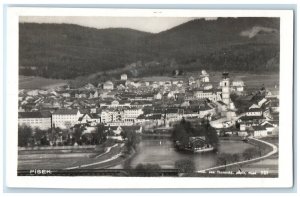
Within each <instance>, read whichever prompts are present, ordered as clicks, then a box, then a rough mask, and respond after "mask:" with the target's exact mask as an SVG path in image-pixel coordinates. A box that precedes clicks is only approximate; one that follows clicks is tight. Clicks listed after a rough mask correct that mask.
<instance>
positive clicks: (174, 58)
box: [19, 18, 280, 79]
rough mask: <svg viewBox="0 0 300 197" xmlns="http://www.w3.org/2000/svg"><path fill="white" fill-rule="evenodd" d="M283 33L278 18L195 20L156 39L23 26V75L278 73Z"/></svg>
mask: <svg viewBox="0 0 300 197" xmlns="http://www.w3.org/2000/svg"><path fill="white" fill-rule="evenodd" d="M279 29H280V21H279V19H278V18H218V19H217V20H208V21H207V20H204V19H195V20H192V21H189V22H186V23H184V24H181V25H179V26H176V27H174V28H171V29H169V30H166V31H163V32H160V33H156V34H153V33H147V32H141V31H137V30H133V29H127V28H108V29H95V28H89V27H82V26H78V25H72V24H37V23H20V24H19V43H20V47H19V54H20V55H19V62H20V68H21V69H20V73H21V74H23V75H38V76H43V77H50V78H63V79H71V78H75V77H78V76H83V75H89V74H92V73H96V72H100V71H103V72H104V71H109V70H118V69H122V68H125V67H126V65H129V64H132V63H136V62H138V63H139V64H140V65H142V66H139V67H138V69H139V70H137V71H136V73H137V74H138V75H151V74H163V73H171V72H172V69H184V70H187V71H189V70H197V69H203V68H205V69H211V70H220V69H227V70H244V71H253V72H255V71H259V72H260V71H264V70H265V71H274V70H275V71H276V70H278V69H279V38H280V35H279ZM153 61H154V62H156V63H157V66H156V67H155V66H154V68H152V69H148V70H147V69H146V68H145V69H144V67H143V65H148V62H153ZM270 62H271V63H270ZM145 67H146V66H145Z"/></svg>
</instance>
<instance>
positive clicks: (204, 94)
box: [194, 89, 221, 101]
mask: <svg viewBox="0 0 300 197" xmlns="http://www.w3.org/2000/svg"><path fill="white" fill-rule="evenodd" d="M220 95H221V92H215V91H213V90H201V89H198V90H194V97H196V98H197V99H209V100H211V101H218V100H220Z"/></svg>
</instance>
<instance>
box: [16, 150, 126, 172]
mask: <svg viewBox="0 0 300 197" xmlns="http://www.w3.org/2000/svg"><path fill="white" fill-rule="evenodd" d="M122 150H123V149H122V147H121V145H118V146H116V147H113V148H111V150H110V151H109V152H108V153H105V154H103V153H102V152H98V151H95V150H81V151H79V150H78V151H77V152H67V153H66V152H65V151H59V152H55V153H54V152H53V151H51V150H47V151H48V152H47V151H46V152H45V150H43V151H37V150H33V151H19V154H18V170H28V169H52V170H54V169H65V168H69V167H76V166H81V165H86V164H92V163H98V162H101V161H106V160H108V159H110V158H112V157H113V156H114V155H117V154H120V153H121V152H122ZM123 159H124V158H122V157H119V158H116V160H111V161H107V162H103V163H99V164H95V165H92V166H89V167H88V168H89V169H96V168H100V169H101V168H107V167H110V166H113V165H117V164H119V162H121V161H122V160H123Z"/></svg>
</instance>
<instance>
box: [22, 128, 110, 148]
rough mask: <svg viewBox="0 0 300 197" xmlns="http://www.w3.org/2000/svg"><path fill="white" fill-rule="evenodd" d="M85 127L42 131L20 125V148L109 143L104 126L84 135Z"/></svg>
mask: <svg viewBox="0 0 300 197" xmlns="http://www.w3.org/2000/svg"><path fill="white" fill-rule="evenodd" d="M83 132H84V127H81V126H75V127H74V128H73V130H72V131H69V130H62V129H60V128H59V127H56V128H53V129H48V130H41V129H39V128H31V127H29V126H27V125H19V129H18V146H20V147H27V146H49V145H52V146H62V145H71V146H72V145H99V144H103V143H104V142H106V141H107V134H106V133H105V130H104V126H103V125H102V124H99V125H97V127H96V130H95V132H92V133H86V134H84V133H83Z"/></svg>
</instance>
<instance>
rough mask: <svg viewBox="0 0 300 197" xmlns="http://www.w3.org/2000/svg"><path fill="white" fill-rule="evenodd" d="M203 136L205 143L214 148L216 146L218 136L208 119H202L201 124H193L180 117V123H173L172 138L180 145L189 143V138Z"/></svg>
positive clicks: (184, 145)
mask: <svg viewBox="0 0 300 197" xmlns="http://www.w3.org/2000/svg"><path fill="white" fill-rule="evenodd" d="M195 136H204V137H205V139H206V141H207V143H208V144H210V145H212V146H213V147H214V148H217V147H218V144H219V138H218V135H217V132H216V130H215V128H213V127H211V126H210V124H209V122H208V121H205V120H203V121H202V122H201V124H197V125H193V124H192V123H191V122H189V121H187V120H185V119H182V120H181V121H180V123H178V124H176V125H174V128H173V132H172V139H173V140H174V141H175V142H176V141H178V142H180V144H181V146H183V147H186V146H188V145H189V142H190V141H189V138H190V137H195Z"/></svg>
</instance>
